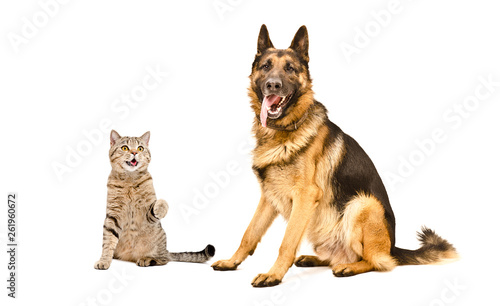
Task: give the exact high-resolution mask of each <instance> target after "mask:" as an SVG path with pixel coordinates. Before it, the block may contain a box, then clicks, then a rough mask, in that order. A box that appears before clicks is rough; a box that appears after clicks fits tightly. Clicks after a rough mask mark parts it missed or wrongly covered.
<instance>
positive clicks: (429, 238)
mask: <svg viewBox="0 0 500 306" xmlns="http://www.w3.org/2000/svg"><path fill="white" fill-rule="evenodd" d="M418 240H419V241H420V244H421V246H420V248H419V249H417V250H406V249H400V248H395V249H394V254H393V257H394V258H395V259H396V260H397V263H398V265H400V266H402V265H425V264H437V263H442V262H446V261H452V260H456V259H458V258H459V256H458V253H457V250H456V249H455V247H454V246H453V245H452V244H451V243H449V242H448V241H446V240H445V239H443V238H441V237H440V236H438V235H437V234H436V233H435V232H434V231H433V230H431V229H428V228H426V227H422V232H420V233H418Z"/></svg>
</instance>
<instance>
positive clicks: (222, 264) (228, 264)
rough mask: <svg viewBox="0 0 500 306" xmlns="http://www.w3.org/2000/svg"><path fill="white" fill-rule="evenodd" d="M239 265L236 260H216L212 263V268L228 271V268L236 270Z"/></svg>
mask: <svg viewBox="0 0 500 306" xmlns="http://www.w3.org/2000/svg"><path fill="white" fill-rule="evenodd" d="M238 265H239V264H237V263H236V262H234V261H232V260H230V259H226V260H219V261H216V262H214V263H213V264H212V268H213V269H214V270H217V271H228V270H236V268H238Z"/></svg>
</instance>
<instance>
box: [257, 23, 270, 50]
mask: <svg viewBox="0 0 500 306" xmlns="http://www.w3.org/2000/svg"><path fill="white" fill-rule="evenodd" d="M269 48H274V46H273V43H272V42H271V39H270V38H269V32H268V31H267V27H266V25H265V24H263V25H262V26H261V27H260V33H259V39H258V40H257V54H262V53H263V52H264V51H266V50H267V49H269Z"/></svg>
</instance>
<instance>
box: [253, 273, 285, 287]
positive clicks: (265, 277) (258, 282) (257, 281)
mask: <svg viewBox="0 0 500 306" xmlns="http://www.w3.org/2000/svg"><path fill="white" fill-rule="evenodd" d="M279 283H281V278H278V277H277V276H276V275H274V274H269V273H262V274H259V275H257V276H256V277H255V278H254V279H253V281H252V286H254V287H271V286H276V285H278V284H279Z"/></svg>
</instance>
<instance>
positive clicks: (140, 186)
mask: <svg viewBox="0 0 500 306" xmlns="http://www.w3.org/2000/svg"><path fill="white" fill-rule="evenodd" d="M149 135H150V134H149V132H146V133H145V134H144V135H142V136H141V137H121V136H120V135H119V134H118V133H117V132H116V131H114V130H113V131H111V149H110V150H109V158H110V161H111V167H112V170H111V174H110V175H109V178H108V204H107V208H106V219H105V220H104V230H103V232H104V233H103V235H104V237H103V243H102V255H101V259H99V260H98V261H97V262H96V263H95V265H94V268H96V269H99V270H106V269H108V268H109V265H110V264H111V260H112V259H113V258H116V259H121V260H125V261H132V262H135V263H137V265H138V266H141V267H147V266H154V265H164V264H166V263H167V262H169V261H184V262H205V261H207V260H209V259H210V258H211V257H212V256H214V254H215V248H214V247H213V246H212V245H210V244H209V245H207V247H206V248H205V249H204V250H203V251H200V252H183V253H170V252H169V251H167V236H166V235H165V231H164V230H163V228H162V227H161V223H160V219H162V218H164V217H165V215H166V214H167V211H168V204H167V202H166V201H165V200H163V199H159V200H157V199H156V195H155V191H154V188H153V180H152V178H151V174H149V172H148V165H149V162H150V160H151V154H150V152H149V148H148V143H149Z"/></svg>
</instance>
